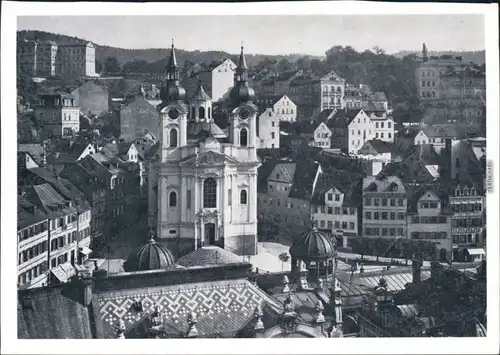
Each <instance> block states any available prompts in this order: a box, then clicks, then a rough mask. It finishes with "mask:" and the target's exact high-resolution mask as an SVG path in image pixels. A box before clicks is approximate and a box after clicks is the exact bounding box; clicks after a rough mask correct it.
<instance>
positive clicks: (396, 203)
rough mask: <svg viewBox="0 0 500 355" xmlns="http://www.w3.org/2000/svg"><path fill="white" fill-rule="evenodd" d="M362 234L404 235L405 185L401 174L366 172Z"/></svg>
mask: <svg viewBox="0 0 500 355" xmlns="http://www.w3.org/2000/svg"><path fill="white" fill-rule="evenodd" d="M362 195H363V219H362V221H363V222H362V223H363V236H364V237H382V238H396V237H400V238H401V237H403V238H406V236H407V229H406V227H407V226H406V212H407V196H406V189H405V187H404V185H403V182H402V181H401V179H400V178H398V177H395V176H387V177H383V178H379V177H375V176H369V177H366V178H364V179H363V192H362Z"/></svg>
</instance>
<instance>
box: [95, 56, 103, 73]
mask: <svg viewBox="0 0 500 355" xmlns="http://www.w3.org/2000/svg"><path fill="white" fill-rule="evenodd" d="M102 69H103V66H102V63H101V61H100V60H99V59H96V60H95V72H96V73H100V72H102Z"/></svg>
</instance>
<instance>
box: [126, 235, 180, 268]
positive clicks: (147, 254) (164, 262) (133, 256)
mask: <svg viewBox="0 0 500 355" xmlns="http://www.w3.org/2000/svg"><path fill="white" fill-rule="evenodd" d="M174 265H175V258H174V257H173V256H172V253H170V251H169V250H168V248H167V247H166V246H165V245H163V244H161V243H157V242H156V241H155V239H154V238H153V235H151V237H150V239H149V241H148V242H147V243H146V244H144V245H142V246H140V247H139V248H137V249H136V250H135V251H133V252H132V253H130V255H129V256H128V258H127V261H126V262H125V263H124V265H123V268H124V270H125V271H126V272H134V271H149V270H160V269H167V268H170V267H172V266H174Z"/></svg>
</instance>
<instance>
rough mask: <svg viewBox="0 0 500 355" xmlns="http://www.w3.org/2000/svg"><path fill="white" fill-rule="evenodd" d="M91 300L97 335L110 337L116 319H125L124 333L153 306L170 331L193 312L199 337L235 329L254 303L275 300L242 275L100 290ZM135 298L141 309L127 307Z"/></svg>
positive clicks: (181, 327)
mask: <svg viewBox="0 0 500 355" xmlns="http://www.w3.org/2000/svg"><path fill="white" fill-rule="evenodd" d="M94 301H95V302H96V303H97V305H98V307H96V308H97V309H99V314H98V315H97V317H99V323H100V327H98V337H99V338H114V337H115V326H116V324H117V322H118V320H119V319H122V320H123V321H124V323H125V327H126V331H125V336H127V330H128V329H131V328H133V327H134V326H135V325H137V323H139V322H141V321H142V320H143V317H144V313H146V314H151V313H153V312H154V310H155V307H156V306H158V308H159V311H160V312H161V313H162V314H163V315H164V316H165V318H166V319H168V321H169V322H171V323H172V325H174V326H175V328H174V329H173V331H179V330H180V332H181V333H185V332H186V331H187V330H188V324H187V316H188V314H189V313H190V312H195V313H196V315H197V318H198V323H197V324H196V328H197V330H198V334H199V337H208V336H211V335H212V336H215V335H217V334H221V335H223V334H227V333H233V332H236V331H238V330H240V329H242V328H243V327H244V326H245V325H246V324H247V323H248V322H249V321H250V320H251V319H252V318H253V314H254V310H255V308H256V307H257V306H259V305H260V306H261V307H263V306H265V305H266V304H275V302H273V300H272V299H271V298H270V297H269V296H267V295H266V294H265V293H264V292H263V291H262V290H260V289H259V288H258V287H257V286H255V285H253V284H252V283H251V282H250V281H248V280H246V279H237V280H228V281H208V282H198V283H187V284H177V285H170V286H156V287H148V288H139V289H131V290H124V291H112V292H100V293H98V294H97V295H96V296H95V297H94ZM135 301H139V302H141V303H142V307H143V312H144V313H143V312H136V311H134V310H133V309H131V307H130V305H131V304H132V303H133V302H135ZM99 328H100V329H99ZM178 335H179V334H177V336H178Z"/></svg>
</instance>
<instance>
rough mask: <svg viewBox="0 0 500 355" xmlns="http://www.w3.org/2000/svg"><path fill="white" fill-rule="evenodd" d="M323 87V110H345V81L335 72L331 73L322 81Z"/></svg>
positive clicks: (321, 104) (321, 105)
mask: <svg viewBox="0 0 500 355" xmlns="http://www.w3.org/2000/svg"><path fill="white" fill-rule="evenodd" d="M320 85H321V103H320V107H321V110H326V109H343V108H344V107H345V106H346V104H345V100H344V91H345V79H344V78H341V77H340V76H339V75H338V74H337V73H335V72H334V71H330V72H329V73H328V74H326V75H324V76H323V77H321V79H320Z"/></svg>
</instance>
